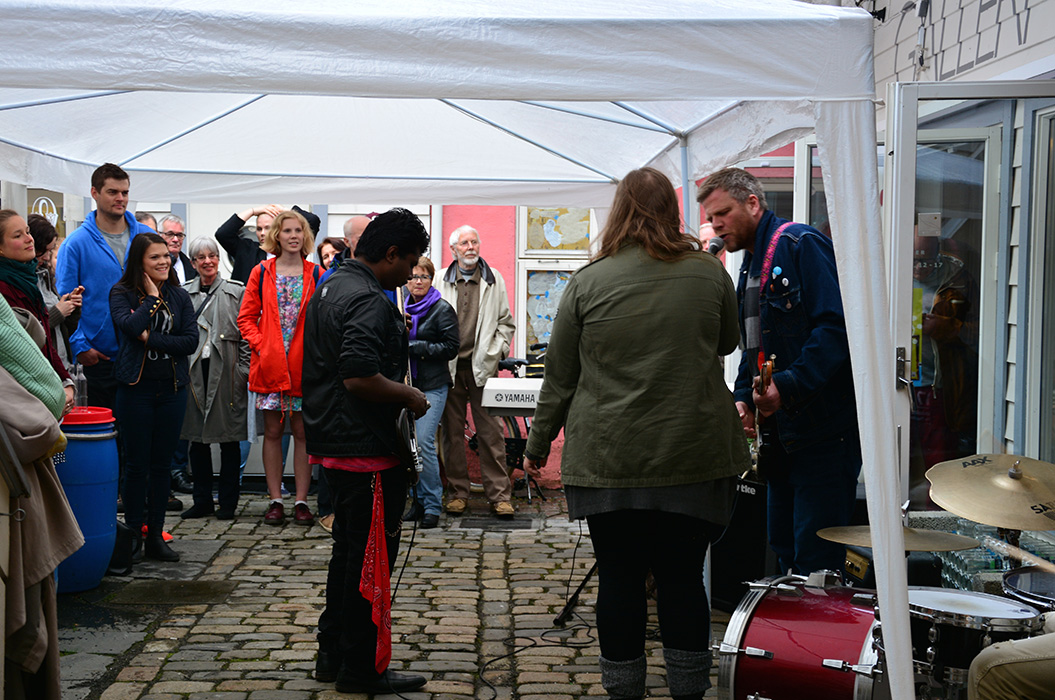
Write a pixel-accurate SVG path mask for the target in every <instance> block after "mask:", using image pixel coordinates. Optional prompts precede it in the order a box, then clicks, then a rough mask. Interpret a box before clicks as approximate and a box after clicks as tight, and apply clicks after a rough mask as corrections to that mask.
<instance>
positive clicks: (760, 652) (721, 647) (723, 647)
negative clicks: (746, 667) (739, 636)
mask: <svg viewBox="0 0 1055 700" xmlns="http://www.w3.org/2000/svg"><path fill="white" fill-rule="evenodd" d="M711 651H717V652H718V653H719V654H743V655H744V656H750V657H752V658H755V659H772V658H773V652H771V651H768V650H766V649H759V648H758V647H747V648H745V649H739V648H737V647H736V646H735V645H733V644H726V643H725V642H722V643H721V644H713V645H711Z"/></svg>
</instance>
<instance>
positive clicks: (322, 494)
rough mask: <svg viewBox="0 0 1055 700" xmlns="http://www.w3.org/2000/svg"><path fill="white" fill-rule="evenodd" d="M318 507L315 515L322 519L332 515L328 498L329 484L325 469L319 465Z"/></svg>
mask: <svg viewBox="0 0 1055 700" xmlns="http://www.w3.org/2000/svg"><path fill="white" fill-rule="evenodd" d="M318 495H319V506H318V508H317V509H316V515H318V516H319V517H320V518H323V517H325V516H327V515H330V514H331V513H333V503H332V502H331V498H330V482H329V481H327V479H326V469H325V468H323V467H322V465H319V491H318Z"/></svg>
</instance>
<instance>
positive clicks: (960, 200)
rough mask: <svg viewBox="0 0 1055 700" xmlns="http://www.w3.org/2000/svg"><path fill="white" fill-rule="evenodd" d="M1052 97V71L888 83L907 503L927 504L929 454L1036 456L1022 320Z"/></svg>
mask: <svg viewBox="0 0 1055 700" xmlns="http://www.w3.org/2000/svg"><path fill="white" fill-rule="evenodd" d="M1052 98H1055V83H1053V82H1052V81H1023V82H983V83H970V82H959V83H955V82H953V83H894V84H891V85H890V86H888V95H887V105H888V108H887V109H888V111H887V129H886V136H887V144H888V148H887V167H886V169H885V171H886V172H885V177H884V198H883V200H884V212H883V216H884V223H885V226H884V229H885V231H886V234H887V236H888V240H887V246H888V261H889V263H890V264H889V265H888V272H889V275H890V290H891V307H892V313H891V324H892V325H891V330H892V334H893V337H894V340H895V349H894V356H895V361H896V362H897V363H898V375H899V387H900V389H901V391H899V392H898V394H897V397H898V399H897V405H896V406H895V411H896V415H897V423H898V425H899V431H900V445H899V454H900V456H901V460H900V464H899V465H898V468H899V471H900V474H901V477H902V486H903V492H904V496H905V497H906V498H908V499H909V500H910V501H911V504H912V507H913V508H929V507H933V504H932V503H931V501H930V499H929V483H928V482H927V480H926V478H925V473H926V470H927V469H928V468H929V467H931V466H933V465H934V464H935V463H938V462H942V461H946V460H951V459H956V458H958V457H963V456H967V455H970V454H975V453H994V452H998V453H999V452H1010V453H1015V454H1024V455H1028V456H1036V447H1035V445H1036V442H1037V440H1036V434H1037V431H1036V429H1035V428H1030V429H1029V430H1030V431H1032V435H1033V437H1032V438H1030V439H1028V438H1027V432H1028V431H1027V428H1028V426H1030V425H1031V424H1034V423H1037V422H1039V421H1037V420H1036V419H1035V418H1033V416H1035V415H1036V414H1037V413H1038V411H1037V407H1038V406H1040V405H1041V402H1042V395H1041V392H1040V391H1038V388H1039V387H1038V385H1039V384H1040V381H1039V376H1038V375H1039V371H1038V367H1039V366H1040V365H1041V364H1042V362H1043V360H1042V354H1041V352H1040V351H1039V350H1040V348H1039V345H1040V343H1039V342H1034V340H1033V337H1034V336H1035V335H1037V336H1038V338H1039V335H1038V334H1039V328H1040V324H1039V323H1034V324H1030V323H1029V321H1030V319H1031V317H1032V318H1033V319H1035V320H1039V318H1044V319H1046V318H1047V317H1049V316H1050V315H1051V313H1052V308H1051V306H1050V305H1048V306H1047V308H1042V306H1043V303H1042V302H1041V301H1039V299H1041V296H1042V295H1041V294H1040V292H1041V290H1042V289H1043V287H1042V283H1041V279H1040V278H1042V277H1044V275H1043V274H1037V272H1040V271H1043V269H1044V268H1043V266H1042V264H1041V261H1040V260H1038V259H1037V258H1036V257H1035V255H1036V252H1035V250H1034V249H1035V248H1036V247H1037V246H1036V241H1037V237H1038V231H1037V230H1036V228H1035V226H1034V225H1033V218H1034V214H1032V213H1031V212H1032V211H1036V208H1037V207H1038V206H1039V205H1040V204H1041V201H1043V202H1045V203H1047V202H1049V201H1050V199H1049V196H1048V195H1047V193H1045V194H1044V195H1041V194H1040V192H1039V191H1035V189H1034V188H1035V186H1036V182H1037V172H1036V168H1035V167H1034V161H1035V157H1034V151H1035V150H1036V147H1037V143H1038V141H1037V139H1036V133H1037V129H1035V128H1034V126H1033V124H1034V122H1033V114H1034V112H1035V111H1036V103H1037V102H1038V101H1042V100H1048V101H1049V102H1050V101H1051V100H1052ZM1031 110H1032V111H1031ZM1041 240H1042V239H1041ZM1038 317H1039V318H1038ZM1046 376H1049V377H1050V376H1051V372H1048V374H1047V375H1046ZM1051 396H1052V394H1051V393H1049V394H1048V395H1047V399H1048V400H1047V405H1049V406H1050V403H1051ZM1048 417H1049V419H1050V417H1051V416H1050V414H1049V416H1048ZM1050 425H1051V424H1050V422H1049V432H1050Z"/></svg>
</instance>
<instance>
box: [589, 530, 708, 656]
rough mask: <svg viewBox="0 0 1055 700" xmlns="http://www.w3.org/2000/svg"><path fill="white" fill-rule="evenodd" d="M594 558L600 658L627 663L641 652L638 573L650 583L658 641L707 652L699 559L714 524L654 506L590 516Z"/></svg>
mask: <svg viewBox="0 0 1055 700" xmlns="http://www.w3.org/2000/svg"><path fill="white" fill-rule="evenodd" d="M586 521H587V522H588V523H589V525H590V539H591V540H592V541H593V551H594V557H595V558H596V559H597V632H598V637H599V641H600V644H601V656H603V657H604V658H605V659H607V660H609V661H631V660H633V659H637V658H639V657H641V656H642V655H643V654H644V653H645V626H646V623H647V621H648V610H647V607H648V601H647V599H646V592H645V577H646V575H647V574H648V572H649V571H651V572H652V576H653V578H654V579H655V581H656V611H657V613H658V615H659V629H660V633H661V634H662V636H663V646H664V647H666V648H668V649H681V650H684V651H701V652H705V651H707V650H708V642H709V638H710V629H711V611H710V608H709V607H708V605H707V591H706V589H705V588H704V585H703V561H704V558H705V557H706V554H707V544H708V543H709V542H710V539H711V535H712V533H713V532H714V529H715V526H714V525H712V524H711V523H708V522H707V521H705V520H700V519H699V518H693V517H690V516H688V515H681V514H679V513H665V512H662V511H656V510H620V511H614V512H611V513H601V514H598V515H591V516H588V517H587V518H586Z"/></svg>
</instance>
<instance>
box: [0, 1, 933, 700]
mask: <svg viewBox="0 0 1055 700" xmlns="http://www.w3.org/2000/svg"><path fill="white" fill-rule="evenodd" d="M155 4H156V6H151V5H152V4H151V3H149V2H147V1H146V0H138V1H136V0H101V1H99V2H94V3H83V2H81V0H36V1H30V0H21V1H19V0H0V18H2V19H3V23H2V25H0V26H2V27H3V33H4V37H3V41H2V42H0V179H3V180H10V181H14V182H19V183H24V184H30V185H32V186H36V187H45V188H49V189H53V190H59V191H65V192H85V191H86V190H87V187H88V181H89V177H90V174H91V171H92V170H93V169H94V168H95V167H96V166H97V165H98V164H99V163H101V162H104V161H112V162H116V163H119V164H121V165H122V166H123V167H125V169H126V170H128V171H129V172H130V173H131V174H132V182H133V194H134V195H135V197H136V198H137V199H140V200H147V201H182V202H232V201H245V200H282V201H311V202H316V203H322V202H347V201H388V202H393V201H401V202H407V203H415V202H442V203H451V204H454V203H467V204H545V205H577V206H602V207H603V206H607V205H608V204H610V202H611V197H612V194H613V192H614V186H615V182H617V181H618V178H619V177H620V176H621V175H622V174H623V173H625V172H626V171H627V170H629V169H631V168H635V167H639V166H642V165H653V166H655V167H658V168H660V169H661V170H663V171H665V172H666V173H668V175H670V176H671V178H672V180H673V181H674V182H675V183H676V184H681V185H684V184H686V183H691V181H692V180H693V179H695V178H699V177H703V176H704V175H706V174H707V173H708V172H712V171H713V170H715V169H717V168H719V167H722V166H724V165H728V164H730V163H734V162H737V161H739V160H742V159H745V158H748V157H751V156H754V155H758V154H761V153H764V152H766V151H767V150H770V149H772V148H775V147H777V146H780V145H783V144H785V143H788V142H789V141H791V140H793V139H795V138H798V137H800V136H802V135H805V134H806V133H809V132H810V131H813V130H816V133H817V139H818V143H819V146H820V157H821V164H822V167H823V171H824V180H825V190H826V192H827V194H828V203H829V209H830V212H829V215H830V219H831V225H832V230H833V231H834V232H835V241H836V255H837V258H838V265H839V272H840V277H841V280H842V286H843V295H844V298H845V299H846V300H847V303H846V306H847V309H848V310H851V313H850V314H849V316H848V318H847V325H848V330H849V337H850V345H851V349H852V351H853V362H854V370H855V374H856V376H857V378H858V383H857V387H858V407H859V412H860V421H861V432H862V445H863V451H864V457H865V461H864V469H865V475H866V479H867V482H868V486H869V488H868V506H869V513H870V516H871V522H872V531H873V541H874V543H875V557H876V561H875V568H876V571H877V572H878V573H879V602H880V605H881V607H882V608H883V620H884V624H883V636H884V638H885V648H886V649H887V654H888V664H887V672H888V678H889V679H890V681H891V684H892V692H893V697H894V698H895V700H907V699H908V698H911V697H912V685H911V679H912V671H911V663H910V651H909V650H910V648H911V645H910V641H909V631H908V597H907V590H906V586H905V580H906V573H905V561H904V557H903V555H902V552H903V547H902V535H901V529H900V517H899V515H900V514H899V508H898V504H899V486H898V475H897V472H896V469H895V465H896V463H897V462H896V451H895V426H894V417H893V412H892V408H891V407H892V406H893V405H894V396H893V394H894V387H895V379H894V366H893V362H892V361H891V358H890V355H891V354H890V353H889V352H888V350H889V349H890V348H892V342H891V340H890V330H889V324H890V321H889V317H888V302H887V291H886V287H885V272H884V269H883V260H884V256H883V251H882V248H881V235H880V223H879V203H878V184H877V181H876V169H875V167H874V162H875V160H874V158H875V126H874V125H875V115H874V107H873V103H872V100H873V97H874V76H873V68H872V41H873V28H872V18H871V17H870V16H869V15H868V13H866V12H864V11H862V10H853V9H844V8H835V7H827V6H818V5H810V4H804V3H799V2H794V1H792V0H638V2H634V3H627V2H619V1H616V0H609V1H605V0H581V1H580V2H577V3H567V2H562V1H560V0H508V1H507V2H503V3H501V4H500V5H498V4H492V3H488V2H484V1H482V0H475V1H474V0H461V1H456V2H452V1H449V0H448V1H445V0H429V1H428V2H426V1H425V0H401V1H400V2H399V3H390V2H388V1H386V0H364V1H362V2H356V3H348V2H344V1H343V0H310V1H305V2H298V3H288V2H278V1H276V0H225V2H223V3H215V2H210V1H209V0H167V1H166V2H164V3H161V2H158V3H155ZM691 189H692V188H691V185H690V187H689V192H690V198H691ZM688 209H689V207H688V206H687V207H686V211H687V212H688ZM686 220H687V221H688V220H690V217H689V216H687V217H686Z"/></svg>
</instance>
